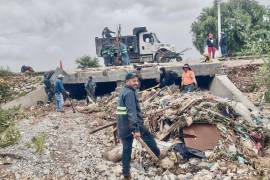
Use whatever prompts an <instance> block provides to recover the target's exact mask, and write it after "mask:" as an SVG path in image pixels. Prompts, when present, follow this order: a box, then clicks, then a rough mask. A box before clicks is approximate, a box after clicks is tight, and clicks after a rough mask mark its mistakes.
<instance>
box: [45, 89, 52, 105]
mask: <svg viewBox="0 0 270 180" xmlns="http://www.w3.org/2000/svg"><path fill="white" fill-rule="evenodd" d="M45 92H46V94H47V96H48V101H47V103H50V102H52V99H53V91H52V90H50V89H45Z"/></svg>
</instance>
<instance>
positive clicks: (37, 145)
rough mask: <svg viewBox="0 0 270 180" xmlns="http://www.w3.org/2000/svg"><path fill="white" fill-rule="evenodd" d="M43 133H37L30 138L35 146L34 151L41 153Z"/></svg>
mask: <svg viewBox="0 0 270 180" xmlns="http://www.w3.org/2000/svg"><path fill="white" fill-rule="evenodd" d="M45 138H46V136H45V134H39V135H37V136H35V137H33V139H32V143H33V144H34V146H35V149H36V152H37V153H39V154H41V153H43V151H44V145H45Z"/></svg>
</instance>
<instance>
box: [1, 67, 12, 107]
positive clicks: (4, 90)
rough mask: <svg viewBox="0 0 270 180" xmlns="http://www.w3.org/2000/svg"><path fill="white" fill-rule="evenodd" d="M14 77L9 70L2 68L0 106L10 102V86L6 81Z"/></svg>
mask: <svg viewBox="0 0 270 180" xmlns="http://www.w3.org/2000/svg"><path fill="white" fill-rule="evenodd" d="M12 75H13V73H12V72H11V71H10V69H9V68H3V67H2V66H1V67H0V104H1V103H4V102H6V101H8V100H9V98H10V86H9V85H8V83H7V81H6V79H7V78H8V77H9V76H12Z"/></svg>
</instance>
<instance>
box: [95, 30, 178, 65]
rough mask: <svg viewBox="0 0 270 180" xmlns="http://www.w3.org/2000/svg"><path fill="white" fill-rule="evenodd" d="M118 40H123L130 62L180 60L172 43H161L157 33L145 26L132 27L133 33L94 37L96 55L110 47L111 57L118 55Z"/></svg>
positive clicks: (100, 54)
mask: <svg viewBox="0 0 270 180" xmlns="http://www.w3.org/2000/svg"><path fill="white" fill-rule="evenodd" d="M119 41H121V42H123V43H124V44H125V45H126V46H127V51H128V55H129V58H130V62H131V63H143V62H157V63H163V62H170V61H172V60H174V59H175V60H176V61H181V60H182V57H181V55H182V54H181V53H177V52H176V50H175V46H174V45H171V44H164V43H161V42H160V41H159V39H158V37H157V35H156V34H155V33H152V32H148V31H147V29H146V27H136V28H134V29H133V35H127V36H116V37H109V38H99V37H96V38H95V43H96V53H97V56H98V57H103V55H102V51H103V49H112V50H113V57H115V58H116V57H120V55H119V53H120V50H119V45H118V44H119ZM103 58H104V57H103ZM104 60H105V59H104Z"/></svg>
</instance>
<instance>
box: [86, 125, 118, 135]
mask: <svg viewBox="0 0 270 180" xmlns="http://www.w3.org/2000/svg"><path fill="white" fill-rule="evenodd" d="M114 125H116V122H111V123H109V124H106V125H104V126H100V127H98V128H96V129H94V130H93V131H91V132H90V134H94V133H96V132H98V131H101V130H103V129H106V128H108V127H111V126H114Z"/></svg>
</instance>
